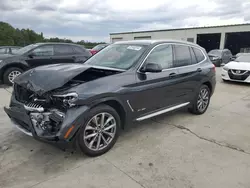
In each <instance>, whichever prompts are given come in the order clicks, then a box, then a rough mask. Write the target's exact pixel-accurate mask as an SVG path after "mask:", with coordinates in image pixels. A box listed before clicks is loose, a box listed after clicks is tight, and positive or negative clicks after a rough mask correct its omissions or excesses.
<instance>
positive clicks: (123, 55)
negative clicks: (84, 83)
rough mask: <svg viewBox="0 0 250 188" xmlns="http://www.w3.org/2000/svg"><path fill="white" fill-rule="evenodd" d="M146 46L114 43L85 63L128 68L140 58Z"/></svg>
mask: <svg viewBox="0 0 250 188" xmlns="http://www.w3.org/2000/svg"><path fill="white" fill-rule="evenodd" d="M145 49H146V46H143V45H136V44H135V45H133V44H112V45H109V46H108V47H106V48H104V49H103V50H102V51H100V52H99V53H97V54H96V55H94V56H92V57H91V58H90V59H89V60H87V61H86V62H85V64H89V65H94V66H102V67H109V68H116V69H123V70H127V69H129V68H130V67H131V66H133V65H134V63H135V62H136V61H137V60H138V59H139V57H140V56H141V55H142V53H143V52H144V51H145Z"/></svg>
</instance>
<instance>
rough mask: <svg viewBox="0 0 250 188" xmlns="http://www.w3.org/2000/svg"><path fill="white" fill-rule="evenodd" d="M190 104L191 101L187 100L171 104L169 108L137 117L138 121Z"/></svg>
mask: <svg viewBox="0 0 250 188" xmlns="http://www.w3.org/2000/svg"><path fill="white" fill-rule="evenodd" d="M189 104H190V102H186V103H182V104H178V105H176V106H171V107H169V108H165V109H162V110H159V111H156V112H152V113H150V114H147V115H145V116H142V117H139V118H137V119H136V121H143V120H145V119H149V118H152V117H154V116H158V115H161V114H164V113H167V112H170V111H173V110H176V109H178V108H182V107H184V106H187V105H189Z"/></svg>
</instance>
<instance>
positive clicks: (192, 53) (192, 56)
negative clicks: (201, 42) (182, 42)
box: [189, 48, 197, 64]
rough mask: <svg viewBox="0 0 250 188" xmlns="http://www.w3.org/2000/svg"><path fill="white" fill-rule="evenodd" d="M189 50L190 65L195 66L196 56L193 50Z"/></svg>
mask: <svg viewBox="0 0 250 188" xmlns="http://www.w3.org/2000/svg"><path fill="white" fill-rule="evenodd" d="M189 50H190V54H191V61H192V64H196V63H197V59H196V56H195V54H194V50H193V48H189Z"/></svg>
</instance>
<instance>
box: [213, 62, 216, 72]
mask: <svg viewBox="0 0 250 188" xmlns="http://www.w3.org/2000/svg"><path fill="white" fill-rule="evenodd" d="M213 71H214V72H215V71H216V67H215V65H214V64H213Z"/></svg>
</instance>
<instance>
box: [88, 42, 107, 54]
mask: <svg viewBox="0 0 250 188" xmlns="http://www.w3.org/2000/svg"><path fill="white" fill-rule="evenodd" d="M108 45H109V44H98V45H97V46H95V47H94V48H92V49H90V52H91V54H92V55H95V54H96V53H97V52H99V51H101V50H102V49H104V48H106V47H107V46H108Z"/></svg>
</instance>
